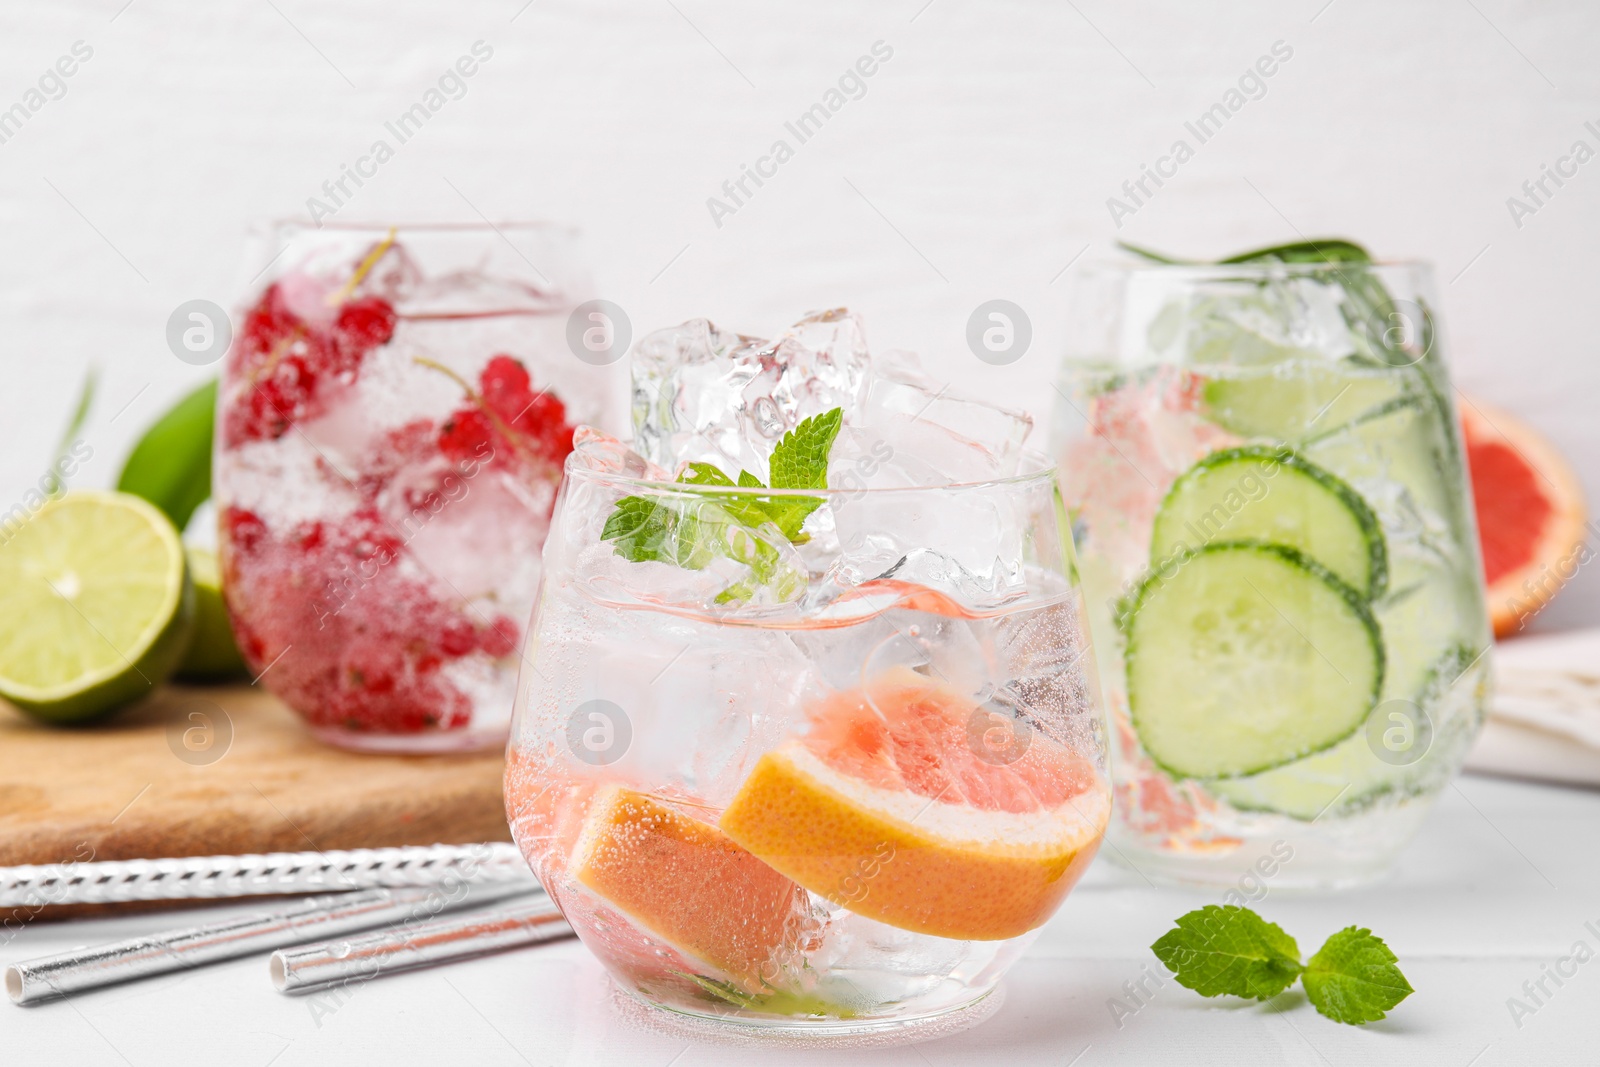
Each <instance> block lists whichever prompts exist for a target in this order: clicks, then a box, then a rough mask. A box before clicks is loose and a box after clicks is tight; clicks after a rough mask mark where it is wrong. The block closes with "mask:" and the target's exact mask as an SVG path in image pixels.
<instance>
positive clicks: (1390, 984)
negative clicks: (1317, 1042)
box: [1301, 926, 1412, 1026]
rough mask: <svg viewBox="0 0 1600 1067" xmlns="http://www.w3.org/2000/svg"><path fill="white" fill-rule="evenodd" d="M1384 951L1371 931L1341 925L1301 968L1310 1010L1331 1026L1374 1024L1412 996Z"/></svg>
mask: <svg viewBox="0 0 1600 1067" xmlns="http://www.w3.org/2000/svg"><path fill="white" fill-rule="evenodd" d="M1397 962H1398V960H1397V959H1396V957H1395V954H1394V953H1393V952H1390V951H1389V946H1388V945H1385V944H1384V943H1383V939H1382V938H1380V937H1374V936H1373V933H1372V931H1371V930H1367V929H1365V928H1362V927H1356V926H1347V927H1345V928H1344V929H1343V930H1340V931H1339V932H1338V933H1336V934H1334V935H1333V936H1332V937H1330V938H1328V940H1327V943H1326V944H1324V945H1323V946H1322V947H1321V948H1320V949H1318V950H1317V954H1316V955H1315V956H1312V957H1311V961H1310V962H1309V963H1307V964H1306V971H1305V974H1304V975H1302V976H1301V977H1302V980H1303V981H1304V983H1305V987H1306V996H1307V997H1308V998H1310V1000H1311V1003H1312V1005H1313V1006H1314V1007H1315V1008H1316V1009H1317V1010H1318V1011H1320V1012H1321V1013H1322V1014H1324V1015H1326V1016H1327V1017H1328V1018H1330V1019H1332V1020H1333V1021H1334V1022H1339V1023H1349V1024H1351V1025H1353V1026H1358V1025H1360V1024H1362V1023H1370V1022H1375V1021H1377V1020H1378V1019H1381V1018H1383V1017H1384V1015H1385V1013H1387V1012H1388V1011H1389V1010H1390V1009H1391V1008H1393V1007H1394V1006H1395V1005H1396V1004H1399V1003H1400V1002H1401V1001H1402V1000H1404V999H1406V997H1408V996H1410V995H1411V993H1412V989H1411V983H1410V982H1408V981H1406V976H1405V975H1403V974H1401V973H1400V968H1399V967H1396V966H1395V964H1396V963H1397Z"/></svg>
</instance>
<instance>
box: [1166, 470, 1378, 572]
mask: <svg viewBox="0 0 1600 1067" xmlns="http://www.w3.org/2000/svg"><path fill="white" fill-rule="evenodd" d="M1214 540H1228V541H1265V542H1269V543H1272V544H1279V545H1288V546H1289V547H1290V548H1294V549H1298V550H1299V551H1301V552H1303V553H1305V554H1306V555H1308V556H1310V557H1311V558H1312V559H1314V560H1316V561H1317V562H1318V563H1321V564H1322V565H1323V566H1324V567H1326V568H1328V570H1330V571H1332V572H1333V573H1334V574H1335V575H1336V576H1337V577H1338V578H1339V579H1340V580H1341V581H1343V582H1344V583H1345V584H1346V585H1349V586H1351V587H1352V588H1354V589H1356V590H1357V591H1359V592H1360V593H1362V594H1363V595H1364V596H1366V597H1367V598H1368V599H1372V598H1373V597H1377V596H1380V595H1382V593H1383V589H1384V585H1385V583H1386V581H1387V580H1388V564H1387V552H1386V550H1385V547H1384V539H1383V528H1382V527H1381V526H1379V524H1378V517H1377V516H1376V515H1374V514H1373V513H1372V509H1371V508H1369V507H1367V503H1366V501H1364V500H1362V499H1361V497H1360V496H1359V495H1358V494H1357V493H1356V491H1355V490H1354V489H1351V488H1350V487H1349V486H1348V485H1346V484H1345V483H1344V482H1342V481H1340V480H1339V479H1338V478H1337V477H1335V476H1334V475H1332V474H1330V473H1329V472H1327V471H1325V470H1323V469H1322V468H1321V467H1318V466H1316V465H1315V464H1312V463H1308V462H1306V461H1305V460H1303V459H1301V458H1300V457H1299V456H1297V455H1295V454H1294V453H1293V452H1291V451H1289V450H1288V449H1287V448H1282V447H1271V446H1267V445H1247V446H1245V447H1243V448H1229V449H1225V450H1223V451H1221V452H1213V453H1211V455H1209V456H1207V457H1206V458H1205V459H1202V460H1201V461H1200V462H1199V463H1196V464H1195V465H1194V466H1193V467H1190V468H1189V470H1187V471H1186V472H1184V474H1183V475H1182V476H1181V477H1179V478H1178V480H1177V481H1175V482H1173V483H1172V488H1171V489H1170V490H1168V491H1167V496H1166V499H1165V500H1163V501H1162V502H1161V510H1160V511H1158V512H1157V513H1156V518H1155V525H1154V528H1153V529H1152V531H1151V535H1150V561H1151V565H1152V566H1160V564H1161V561H1162V560H1165V559H1167V558H1169V557H1171V556H1174V555H1182V554H1183V553H1184V552H1187V551H1189V550H1191V549H1194V548H1198V547H1200V546H1201V545H1205V544H1207V543H1209V542H1211V541H1214Z"/></svg>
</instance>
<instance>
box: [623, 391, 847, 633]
mask: <svg viewBox="0 0 1600 1067" xmlns="http://www.w3.org/2000/svg"><path fill="white" fill-rule="evenodd" d="M843 422H844V410H843V409H842V408H833V409H832V410H831V411H826V412H824V413H822V414H821V415H813V416H812V417H811V418H809V419H805V420H803V421H801V423H800V424H799V425H798V426H796V427H795V428H794V429H792V430H790V431H789V432H788V433H786V434H784V435H783V438H782V440H780V441H779V442H778V445H777V447H776V448H775V449H774V450H773V452H772V460H771V463H770V467H771V479H772V485H771V486H768V485H767V484H766V483H764V482H763V481H762V480H761V479H760V478H759V477H757V476H756V475H754V474H752V473H750V472H749V471H747V470H741V471H740V472H739V476H738V478H737V479H734V478H732V477H730V476H729V475H728V474H727V473H726V472H724V471H723V470H721V469H720V468H719V467H717V466H716V465H715V464H711V463H700V462H697V463H690V464H689V465H688V466H687V467H685V468H684V470H683V471H682V472H681V473H680V474H679V475H678V484H680V485H686V486H700V487H704V488H708V489H715V490H718V491H717V492H716V493H714V494H713V493H707V494H706V495H705V499H704V500H703V501H698V502H693V503H690V502H674V503H668V502H664V501H661V500H655V499H651V498H649V497H643V496H625V497H623V498H622V499H620V500H618V501H617V502H616V505H615V508H614V510H613V511H612V513H611V514H610V515H609V516H608V517H607V518H606V524H605V527H604V528H603V529H602V530H601V532H600V539H601V540H603V541H610V542H612V543H613V547H614V548H615V550H616V552H617V554H618V555H619V556H622V557H623V558H624V559H627V560H630V561H631V562H634V563H646V562H659V563H671V564H674V565H676V566H679V567H683V568H686V569H689V570H701V569H704V568H705V567H706V566H707V565H708V564H709V563H710V562H711V561H712V560H713V559H716V558H718V557H724V558H727V559H733V560H737V561H739V562H741V563H744V564H745V565H747V566H748V567H749V568H750V578H749V579H748V580H745V581H741V582H736V583H734V584H733V585H731V586H729V587H728V588H727V589H724V590H723V591H722V592H721V593H720V594H718V596H717V598H716V600H717V603H719V604H726V603H731V602H738V601H744V600H749V599H750V598H751V597H753V596H755V594H756V592H757V590H758V589H760V588H761V587H764V586H765V587H769V588H772V589H773V590H774V592H775V593H777V595H778V597H779V599H784V600H786V599H789V598H790V597H791V596H792V595H794V594H795V593H797V592H798V591H799V588H800V585H801V583H802V581H803V577H804V576H803V575H799V574H796V573H791V572H792V571H793V568H790V567H787V566H786V565H784V563H783V561H782V558H781V557H780V556H779V554H778V551H777V549H775V548H773V546H772V545H771V544H770V543H768V542H767V541H766V540H764V539H763V538H762V537H759V536H754V535H755V534H756V533H758V532H759V531H760V530H761V529H762V527H764V526H767V525H768V524H771V525H772V526H775V527H777V529H778V531H779V532H780V533H781V534H782V535H783V536H784V537H785V538H786V539H787V540H788V541H789V542H790V543H791V544H797V545H799V544H804V543H805V542H806V541H807V540H808V539H809V538H808V536H807V535H806V534H805V533H803V532H802V527H804V525H805V521H806V519H807V518H809V517H810V515H811V513H812V512H814V511H816V510H817V509H818V508H819V507H821V506H822V504H823V498H822V497H816V496H787V495H784V496H772V495H767V494H762V493H759V492H732V493H730V492H725V491H724V490H728V489H749V490H761V489H768V488H771V489H826V488H827V487H828V455H829V453H830V452H832V450H833V444H834V441H835V440H836V439H837V438H838V436H839V429H840V427H841V426H842V425H843ZM729 520H731V521H729Z"/></svg>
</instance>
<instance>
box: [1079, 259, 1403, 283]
mask: <svg viewBox="0 0 1600 1067" xmlns="http://www.w3.org/2000/svg"><path fill="white" fill-rule="evenodd" d="M1347 270H1390V271H1394V270H1422V271H1430V272H1431V271H1432V270H1433V263H1432V261H1431V260H1426V259H1416V258H1402V259H1374V260H1369V261H1366V262H1355V261H1350V260H1345V261H1340V262H1321V263H1286V262H1284V261H1282V260H1276V259H1271V260H1268V259H1262V260H1251V261H1250V262H1247V263H1154V262H1150V261H1145V260H1139V261H1119V260H1101V261H1097V262H1094V263H1087V264H1084V265H1083V266H1082V267H1079V268H1078V269H1077V271H1076V272H1074V273H1076V274H1077V275H1078V276H1079V277H1091V276H1102V275H1134V274H1159V275H1164V276H1167V277H1173V278H1184V277H1191V278H1195V279H1199V280H1205V279H1223V280H1225V279H1228V278H1235V277H1238V278H1254V277H1273V276H1282V275H1296V276H1309V275H1326V274H1339V273H1342V272H1343V271H1347Z"/></svg>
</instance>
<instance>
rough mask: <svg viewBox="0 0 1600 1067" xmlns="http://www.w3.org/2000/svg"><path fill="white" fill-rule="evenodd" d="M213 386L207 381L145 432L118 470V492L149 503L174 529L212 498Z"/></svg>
mask: <svg viewBox="0 0 1600 1067" xmlns="http://www.w3.org/2000/svg"><path fill="white" fill-rule="evenodd" d="M216 408H217V383H216V382H215V381H211V382H207V383H206V384H205V385H202V386H201V387H200V388H198V389H196V390H195V391H194V392H192V393H190V394H189V395H188V396H186V397H184V398H183V399H182V400H180V401H178V402H177V403H176V404H174V405H173V406H172V409H171V410H170V411H168V412H167V413H166V414H165V415H163V416H161V418H160V419H158V420H157V421H156V424H155V425H154V426H152V427H150V429H148V430H146V431H145V434H144V436H143V437H141V438H140V439H139V443H138V444H136V445H134V446H133V451H132V452H131V453H130V454H129V455H128V462H127V463H126V464H124V465H123V468H122V475H121V477H119V478H118V479H117V488H118V489H120V490H122V491H123V492H125V493H132V494H134V495H135V496H141V497H143V498H144V499H146V500H148V501H150V503H152V504H154V505H155V506H156V507H158V508H160V509H161V510H162V511H164V512H166V514H167V517H168V518H169V519H171V520H172V524H173V525H174V526H176V527H177V528H178V529H180V530H181V529H183V528H184V527H185V526H187V525H188V524H189V516H191V515H193V514H194V509H195V508H197V507H199V506H200V505H201V504H203V503H204V502H205V501H206V499H207V498H208V497H209V496H211V430H212V423H213V421H214V419H215V417H216Z"/></svg>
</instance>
